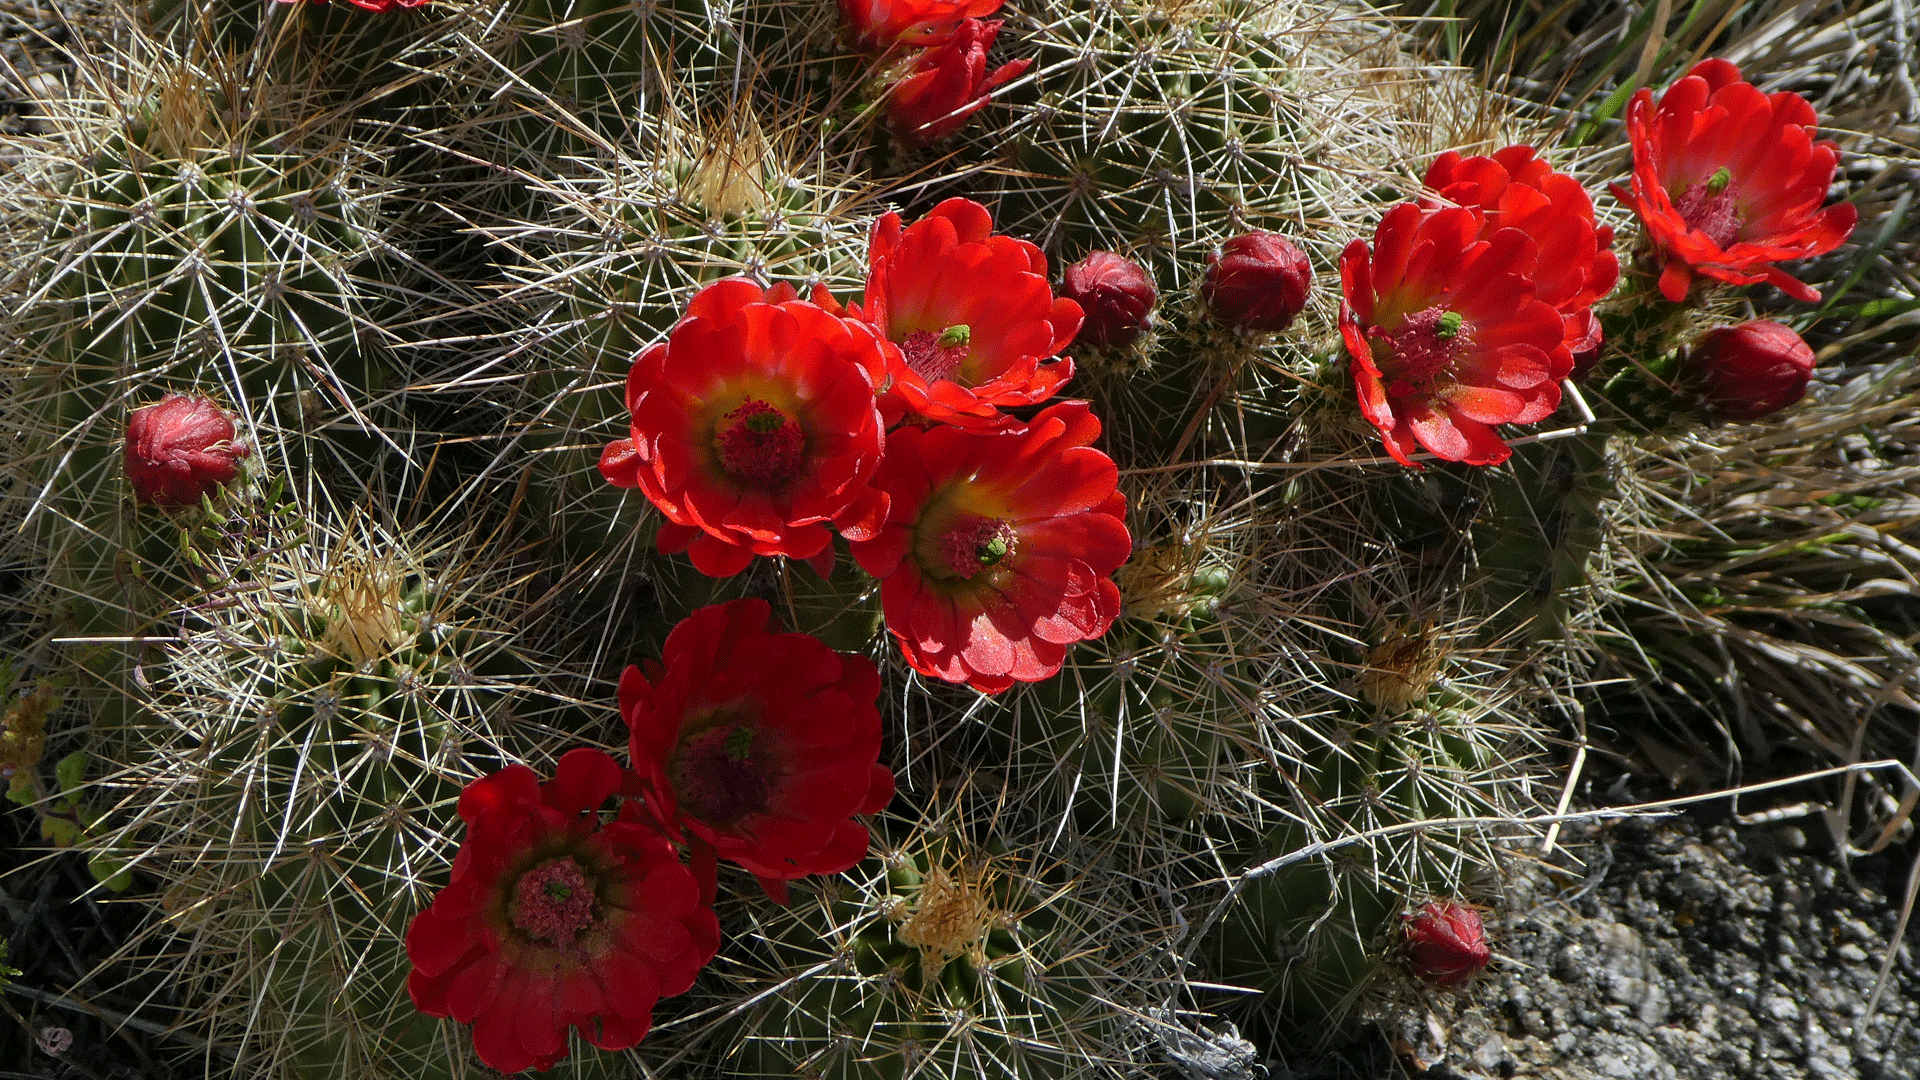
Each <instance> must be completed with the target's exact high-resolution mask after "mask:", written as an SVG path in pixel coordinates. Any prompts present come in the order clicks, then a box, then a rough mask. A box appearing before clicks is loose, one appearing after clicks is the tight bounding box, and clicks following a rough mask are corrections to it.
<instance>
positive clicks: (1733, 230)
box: [1673, 165, 1740, 250]
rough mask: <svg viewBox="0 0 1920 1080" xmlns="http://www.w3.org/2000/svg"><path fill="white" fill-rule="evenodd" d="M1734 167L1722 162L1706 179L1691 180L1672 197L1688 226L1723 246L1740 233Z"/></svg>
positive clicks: (1675, 207) (1715, 243)
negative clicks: (1702, 180)
mask: <svg viewBox="0 0 1920 1080" xmlns="http://www.w3.org/2000/svg"><path fill="white" fill-rule="evenodd" d="M1732 182H1733V171H1732V170H1731V169H1728V168H1727V167H1726V166H1724V165H1722V166H1721V167H1720V168H1719V169H1718V170H1717V171H1715V172H1714V174H1713V175H1712V176H1709V177H1707V179H1706V181H1705V182H1703V183H1699V184H1694V185H1692V186H1691V187H1689V188H1687V190H1685V191H1683V192H1681V193H1680V197H1679V198H1678V199H1675V200H1674V201H1673V208H1674V209H1675V210H1678V211H1679V212H1680V219H1681V220H1682V221H1685V222H1686V223H1687V228H1689V229H1692V230H1693V231H1695V232H1700V233H1705V234H1706V236H1707V239H1709V240H1711V241H1713V242H1714V245H1715V246H1716V247H1719V248H1721V249H1723V250H1724V249H1725V248H1726V246H1727V245H1728V244H1731V243H1733V241H1734V240H1735V238H1737V237H1738V236H1739V235H1740V211H1739V210H1738V209H1737V208H1736V207H1735V205H1734V199H1733V192H1732V191H1730V190H1728V185H1730V184H1731V183H1732Z"/></svg>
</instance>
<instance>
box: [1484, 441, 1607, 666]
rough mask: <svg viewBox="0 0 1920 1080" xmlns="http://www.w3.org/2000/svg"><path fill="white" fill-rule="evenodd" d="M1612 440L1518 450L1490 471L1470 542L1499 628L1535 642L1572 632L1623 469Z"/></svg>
mask: <svg viewBox="0 0 1920 1080" xmlns="http://www.w3.org/2000/svg"><path fill="white" fill-rule="evenodd" d="M1606 441H1607V437H1606V436H1605V435H1603V434H1599V433H1585V434H1580V435H1575V436H1571V437H1568V438H1562V439H1553V440H1550V441H1545V442H1538V443H1533V444H1531V445H1527V446H1521V447H1517V448H1515V450H1514V454H1513V457H1512V458H1510V459H1508V461H1507V464H1506V465H1505V466H1504V467H1503V468H1501V469H1498V470H1490V471H1489V472H1488V474H1487V476H1486V480H1487V489H1486V497H1485V499H1486V501H1485V504H1484V508H1483V510H1482V511H1481V513H1480V515H1479V517H1478V518H1477V520H1476V521H1475V523H1474V526H1473V530H1472V538H1473V544H1474V553H1475V556H1476V558H1477V561H1478V564H1479V573H1480V576H1481V577H1482V579H1483V580H1484V581H1485V582H1486V585H1487V590H1486V593H1485V596H1486V597H1487V599H1488V600H1489V601H1491V603H1492V604H1493V605H1494V608H1493V610H1492V611H1490V612H1489V615H1490V616H1491V617H1492V618H1493V619H1494V621H1495V625H1496V626H1500V627H1511V628H1513V629H1515V630H1517V631H1519V632H1520V633H1521V634H1522V635H1523V636H1524V637H1525V638H1526V639H1528V640H1532V641H1537V640H1540V639H1542V638H1557V637H1564V636H1566V634H1567V633H1568V626H1567V621H1568V619H1569V618H1571V617H1573V616H1574V615H1575V614H1576V613H1577V612H1578V611H1579V610H1580V607H1581V605H1580V603H1579V597H1580V595H1581V593H1582V591H1583V590H1584V589H1585V588H1586V586H1587V584H1588V567H1589V564H1590V562H1591V561H1592V559H1593V558H1594V557H1595V555H1596V554H1597V553H1598V551H1599V550H1600V547H1601V545H1602V544H1603V543H1604V542H1605V539H1606V517H1605V515H1604V514H1603V513H1602V503H1603V502H1604V501H1605V500H1606V499H1608V498H1610V497H1611V496H1612V495H1613V494H1614V486H1613V472H1614V470H1615V469H1616V468H1617V464H1616V463H1615V462H1614V460H1613V459H1612V457H1611V456H1610V455H1609V454H1608V452H1607V446H1606Z"/></svg>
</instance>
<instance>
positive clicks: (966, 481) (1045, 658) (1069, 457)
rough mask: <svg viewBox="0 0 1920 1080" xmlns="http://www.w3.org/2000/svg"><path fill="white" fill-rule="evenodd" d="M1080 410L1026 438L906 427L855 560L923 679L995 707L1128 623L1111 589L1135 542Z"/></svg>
mask: <svg viewBox="0 0 1920 1080" xmlns="http://www.w3.org/2000/svg"><path fill="white" fill-rule="evenodd" d="M1099 434H1100V421H1098V420H1096V419H1095V418H1094V416H1093V413H1092V411H1091V410H1090V409H1089V408H1088V406H1087V403H1086V402H1084V401H1065V402H1060V403H1059V404H1056V405H1051V406H1049V407H1047V408H1046V409H1044V410H1042V411H1041V412H1040V414H1039V415H1038V416H1036V417H1034V419H1033V422H1032V423H1030V424H1028V425H1026V426H1024V427H1023V428H1018V429H1011V428H1010V429H1007V430H1004V431H1001V432H978V431H968V430H965V429H962V428H955V427H948V426H944V425H943V426H938V427H933V428H928V429H920V428H914V427H907V428H902V429H900V430H899V431H897V432H895V433H894V435H893V437H892V441H891V442H889V444H888V446H887V460H886V461H885V462H884V463H882V465H881V466H880V471H879V473H877V474H876V475H875V476H874V483H875V484H876V485H878V486H880V487H882V488H884V489H885V490H886V491H887V492H888V493H889V494H890V495H891V496H892V504H891V509H890V510H889V512H888V517H887V523H886V525H885V526H884V527H883V528H882V529H881V530H880V532H879V534H878V535H877V536H875V537H874V538H873V539H871V540H867V541H861V542H856V543H854V545H853V555H854V558H855V559H858V560H859V562H860V565H861V566H862V567H864V568H865V569H866V571H867V572H868V573H870V574H873V575H874V576H875V577H878V578H880V579H882V580H881V591H880V603H881V607H882V608H883V609H884V610H885V612H886V618H887V629H888V631H890V632H891V633H892V634H893V636H894V638H895V639H896V640H897V641H899V643H900V649H901V651H902V652H903V653H905V654H906V658H907V663H909V664H911V665H913V668H914V670H916V671H918V672H920V673H922V674H924V675H931V676H934V677H935V678H940V679H945V680H947V681H948V682H964V683H967V684H969V685H971V686H973V687H974V688H975V689H978V690H981V691H984V692H986V693H989V694H997V693H999V692H1000V691H1002V690H1005V689H1007V688H1008V687H1010V686H1012V685H1013V684H1014V682H1015V681H1016V680H1018V681H1021V682H1037V681H1039V680H1041V679H1045V678H1049V677H1051V676H1052V675H1053V674H1054V673H1056V672H1058V671H1059V670H1060V666H1061V664H1062V663H1063V662H1064V661H1065V659H1066V655H1067V647H1068V646H1070V645H1072V644H1073V643H1074V642H1076V641H1085V640H1088V639H1091V638H1096V637H1099V636H1100V635H1101V634H1104V633H1106V632H1107V627H1109V626H1111V625H1112V624H1113V620H1114V619H1115V618H1117V617H1118V616H1119V614H1120V590H1119V589H1118V587H1116V586H1115V585H1114V583H1113V582H1112V581H1111V580H1109V575H1111V574H1112V573H1113V572H1114V571H1115V570H1116V569H1118V568H1119V567H1120V564H1121V563H1124V562H1126V561H1127V555H1128V554H1129V553H1130V552H1131V550H1132V546H1133V541H1132V539H1131V538H1130V537H1129V536H1128V534H1127V526H1126V522H1125V516H1126V498H1125V496H1123V495H1121V494H1120V492H1119V491H1118V490H1116V485H1117V483H1118V480H1119V474H1118V472H1117V470H1116V469H1115V468H1114V464H1113V462H1112V460H1111V459H1109V458H1108V457H1107V455H1105V454H1103V453H1101V452H1100V451H1098V450H1095V449H1093V447H1092V446H1091V443H1092V442H1093V440H1094V439H1095V438H1097V437H1098V436H1099Z"/></svg>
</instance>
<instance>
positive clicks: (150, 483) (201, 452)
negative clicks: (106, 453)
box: [126, 394, 247, 506]
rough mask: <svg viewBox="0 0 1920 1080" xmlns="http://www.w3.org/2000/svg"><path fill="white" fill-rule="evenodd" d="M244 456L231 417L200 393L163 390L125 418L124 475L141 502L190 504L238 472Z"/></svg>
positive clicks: (244, 448) (135, 496)
mask: <svg viewBox="0 0 1920 1080" xmlns="http://www.w3.org/2000/svg"><path fill="white" fill-rule="evenodd" d="M246 456H247V448H246V447H245V446H236V445H234V441H233V421H232V420H231V419H229V418H228V417H227V414H226V413H225V412H223V411H221V409H220V407H219V406H218V405H215V404H214V403H213V402H211V401H209V400H207V399H206V398H203V397H189V396H187V395H185V394H168V395H167V396H166V397H164V398H161V399H160V401H159V403H157V404H154V405H148V406H147V407H145V408H143V409H135V410H134V412H133V415H132V416H129V417H128V418H127V452H126V466H127V478H128V479H129V480H132V481H133V495H134V498H136V499H138V500H140V501H141V502H143V503H151V504H153V505H155V506H192V505H194V504H196V503H198V502H199V501H200V497H201V496H202V495H210V494H212V493H213V492H215V491H217V490H219V489H220V488H221V487H222V486H223V485H225V484H226V483H228V482H229V481H231V480H232V479H233V478H234V477H235V476H236V475H238V474H239V472H240V466H239V459H241V458H243V457H246Z"/></svg>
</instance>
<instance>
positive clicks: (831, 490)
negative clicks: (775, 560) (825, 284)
mask: <svg viewBox="0 0 1920 1080" xmlns="http://www.w3.org/2000/svg"><path fill="white" fill-rule="evenodd" d="M898 364H899V359H898V354H897V352H896V351H895V350H894V349H893V346H892V345H890V344H888V343H887V342H886V341H884V340H882V339H881V338H880V337H879V336H878V335H877V334H875V333H874V332H873V330H872V328H871V327H868V326H866V325H864V324H862V323H859V322H856V321H853V320H849V319H842V318H839V317H837V316H835V315H833V314H830V313H829V312H827V311H826V310H824V309H822V308H820V307H819V306H817V305H815V304H811V303H808V302H806V301H803V300H799V299H796V297H795V294H794V291H793V289H792V288H791V287H790V286H786V285H776V286H774V287H773V288H771V289H768V290H765V291H764V292H763V291H762V290H761V288H760V287H759V286H758V285H755V284H754V283H753V282H751V281H746V280H743V279H740V278H730V279H728V280H725V281H719V282H715V283H714V284H712V285H709V286H707V287H706V288H705V289H702V290H701V291H700V293H699V294H698V295H696V296H695V297H694V298H693V300H692V302H690V303H689V304H688V305H687V314H686V317H684V318H683V319H681V320H680V322H679V324H678V325H676V326H675V327H674V328H673V330H672V332H671V333H670V334H669V335H668V337H667V340H666V341H664V342H662V343H660V344H658V345H655V346H653V347H652V348H650V349H648V350H647V351H646V352H644V353H642V354H641V355H640V357H639V359H637V360H635V361H634V362H633V368H632V370H631V371H630V372H628V374H627V409H628V410H629V411H630V412H631V413H632V414H633V425H632V429H633V435H632V437H631V438H627V439H620V440H618V441H616V442H613V443H611V444H609V445H608V446H607V448H606V450H605V451H604V452H603V453H602V454H601V457H600V473H601V475H602V476H605V477H606V478H607V480H608V481H609V482H611V483H613V484H617V485H619V486H620V487H637V488H639V489H640V490H641V491H642V492H644V493H645V494H646V496H647V498H648V499H649V500H651V501H652V503H653V504H654V505H655V506H657V507H659V508H660V511H661V513H663V514H665V515H666V517H667V522H666V523H665V524H663V525H662V526H661V527H660V534H659V543H660V550H661V551H664V552H674V551H681V550H687V551H688V552H689V554H690V555H691V556H692V557H693V564H694V566H696V567H698V568H699V569H700V571H701V572H702V573H705V574H708V575H710V576H713V577H725V576H727V575H729V574H737V573H739V572H740V571H741V570H743V569H745V568H746V565H747V563H749V562H751V561H752V560H753V556H755V555H788V556H792V557H794V558H799V559H814V558H818V557H820V556H821V555H822V554H823V553H825V552H828V551H829V550H830V549H829V548H828V547H827V544H828V541H829V540H830V539H831V537H830V536H829V535H828V532H827V526H828V525H832V526H833V527H835V528H837V529H839V530H840V531H841V532H842V533H844V534H846V535H847V536H850V537H852V536H869V535H871V534H872V531H873V529H874V528H876V527H877V526H878V524H879V521H880V520H881V518H882V517H883V516H884V515H885V513H886V498H885V497H884V496H882V495H881V494H879V493H878V492H877V491H875V490H874V489H873V488H871V487H869V486H868V484H867V479H868V478H869V477H870V476H871V475H872V474H873V470H874V468H875V467H876V466H877V465H878V464H879V461H880V452H881V447H882V442H883V435H882V433H881V427H880V414H879V412H878V411H877V410H876V408H875V399H874V387H875V385H876V384H878V383H879V381H880V380H881V379H882V378H884V377H885V375H886V372H887V371H888V370H889V369H891V368H893V367H897V366H898Z"/></svg>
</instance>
